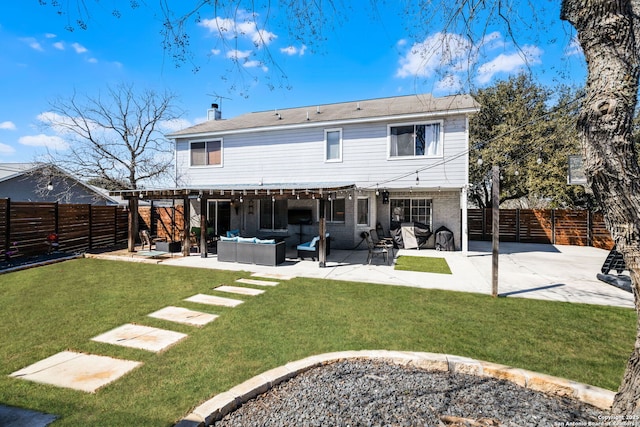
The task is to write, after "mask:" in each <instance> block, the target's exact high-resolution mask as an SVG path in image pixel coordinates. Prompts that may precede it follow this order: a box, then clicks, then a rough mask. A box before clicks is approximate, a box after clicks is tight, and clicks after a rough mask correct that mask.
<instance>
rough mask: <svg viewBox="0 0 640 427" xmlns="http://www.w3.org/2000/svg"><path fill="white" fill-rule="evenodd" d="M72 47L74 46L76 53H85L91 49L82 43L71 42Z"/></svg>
mask: <svg viewBox="0 0 640 427" xmlns="http://www.w3.org/2000/svg"><path fill="white" fill-rule="evenodd" d="M71 47H73V49H74V50H75V51H76V53H85V52H88V51H89V49H87V48H86V47H84V46H82V45H81V44H80V43H71Z"/></svg>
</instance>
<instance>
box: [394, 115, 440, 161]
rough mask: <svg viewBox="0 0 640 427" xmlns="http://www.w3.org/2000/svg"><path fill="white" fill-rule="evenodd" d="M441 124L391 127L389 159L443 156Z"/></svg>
mask: <svg viewBox="0 0 640 427" xmlns="http://www.w3.org/2000/svg"><path fill="white" fill-rule="evenodd" d="M440 127H441V126H440V123H428V124H414V125H401V126H389V157H421V156H425V157H434V156H441V155H442V136H441V134H440Z"/></svg>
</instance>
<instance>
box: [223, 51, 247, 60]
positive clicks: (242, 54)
mask: <svg viewBox="0 0 640 427" xmlns="http://www.w3.org/2000/svg"><path fill="white" fill-rule="evenodd" d="M250 56H251V51H250V50H237V49H234V50H230V51H229V52H227V58H229V59H235V60H238V61H239V60H241V59H247V58H248V57H250Z"/></svg>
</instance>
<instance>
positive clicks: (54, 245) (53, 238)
mask: <svg viewBox="0 0 640 427" xmlns="http://www.w3.org/2000/svg"><path fill="white" fill-rule="evenodd" d="M46 241H47V245H48V246H49V250H48V251H47V253H51V252H55V251H57V250H58V249H59V248H60V242H59V239H58V234H57V233H49V234H47V238H46Z"/></svg>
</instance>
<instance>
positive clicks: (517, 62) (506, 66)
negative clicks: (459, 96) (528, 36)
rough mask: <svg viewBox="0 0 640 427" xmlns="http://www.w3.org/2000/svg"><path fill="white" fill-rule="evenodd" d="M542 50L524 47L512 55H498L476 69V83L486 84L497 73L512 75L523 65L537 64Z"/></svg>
mask: <svg viewBox="0 0 640 427" xmlns="http://www.w3.org/2000/svg"><path fill="white" fill-rule="evenodd" d="M542 53H543V51H542V49H540V48H539V47H537V46H524V47H523V48H522V51H520V52H516V53H512V54H502V53H501V54H500V55H498V56H497V57H495V58H494V59H492V60H491V61H489V62H486V63H484V64H482V65H481V66H480V67H479V68H478V77H477V79H476V80H477V81H478V83H480V84H485V83H488V82H489V81H490V80H491V79H492V78H493V76H495V75H496V74H498V73H513V72H517V71H520V70H521V69H522V68H523V67H524V66H525V65H527V64H528V65H533V64H539V63H540V62H541V61H540V57H541V56H542Z"/></svg>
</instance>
